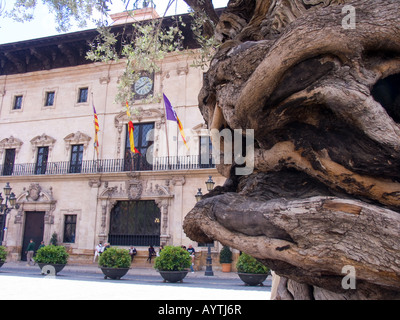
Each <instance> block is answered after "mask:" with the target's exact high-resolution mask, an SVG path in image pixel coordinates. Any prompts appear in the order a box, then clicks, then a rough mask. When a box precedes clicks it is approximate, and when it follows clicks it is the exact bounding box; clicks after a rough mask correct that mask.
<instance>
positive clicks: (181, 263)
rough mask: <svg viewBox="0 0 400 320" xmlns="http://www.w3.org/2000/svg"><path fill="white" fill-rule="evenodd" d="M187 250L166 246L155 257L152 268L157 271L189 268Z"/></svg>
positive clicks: (190, 260)
mask: <svg viewBox="0 0 400 320" xmlns="http://www.w3.org/2000/svg"><path fill="white" fill-rule="evenodd" d="M191 263H192V259H191V257H190V254H189V252H187V251H186V250H185V249H183V248H181V247H175V246H166V247H165V248H164V249H162V250H161V253H160V256H159V257H157V258H156V260H155V263H154V268H155V269H156V270H159V271H183V270H186V269H188V268H190V265H191Z"/></svg>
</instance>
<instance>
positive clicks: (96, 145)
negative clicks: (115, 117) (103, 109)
mask: <svg viewBox="0 0 400 320" xmlns="http://www.w3.org/2000/svg"><path fill="white" fill-rule="evenodd" d="M92 106H93V114H94V148H95V149H96V153H97V158H99V137H98V135H97V132H99V131H100V126H99V118H98V117H97V112H96V109H95V107H94V103H92Z"/></svg>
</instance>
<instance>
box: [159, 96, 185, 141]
mask: <svg viewBox="0 0 400 320" xmlns="http://www.w3.org/2000/svg"><path fill="white" fill-rule="evenodd" d="M163 96H164V104H165V113H166V116H167V120H171V121H175V122H176V123H177V124H178V128H179V131H180V133H181V136H182V139H183V143H184V144H185V146H186V148H188V146H187V144H186V136H185V132H184V131H183V126H182V122H181V121H180V120H179V118H178V115H177V114H176V112H175V110H174V108H173V107H172V105H171V102H169V100H168V98H167V96H166V95H165V94H163Z"/></svg>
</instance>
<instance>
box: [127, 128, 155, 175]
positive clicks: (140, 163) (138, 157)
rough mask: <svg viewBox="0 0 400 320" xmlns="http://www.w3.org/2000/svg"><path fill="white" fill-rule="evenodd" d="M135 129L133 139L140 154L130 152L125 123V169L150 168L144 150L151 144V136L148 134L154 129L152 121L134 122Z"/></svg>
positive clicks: (140, 169) (139, 169) (138, 169)
mask: <svg viewBox="0 0 400 320" xmlns="http://www.w3.org/2000/svg"><path fill="white" fill-rule="evenodd" d="M134 127H135V130H134V131H133V136H134V140H135V147H136V149H137V150H138V151H139V152H140V154H132V152H131V146H130V140H129V130H128V125H126V140H125V141H126V143H125V166H124V167H125V171H142V170H152V165H151V164H149V163H148V162H147V160H146V152H147V150H148V148H150V146H151V145H152V144H153V140H154V139H152V137H150V136H149V135H150V134H151V133H152V130H153V129H154V122H152V123H137V124H134Z"/></svg>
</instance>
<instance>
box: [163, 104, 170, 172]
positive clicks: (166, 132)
mask: <svg viewBox="0 0 400 320" xmlns="http://www.w3.org/2000/svg"><path fill="white" fill-rule="evenodd" d="M163 105H164V115H165V136H166V140H167V155H168V158H167V161H168V168H169V143H168V128H167V111H166V109H165V101H164V99H163Z"/></svg>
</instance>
